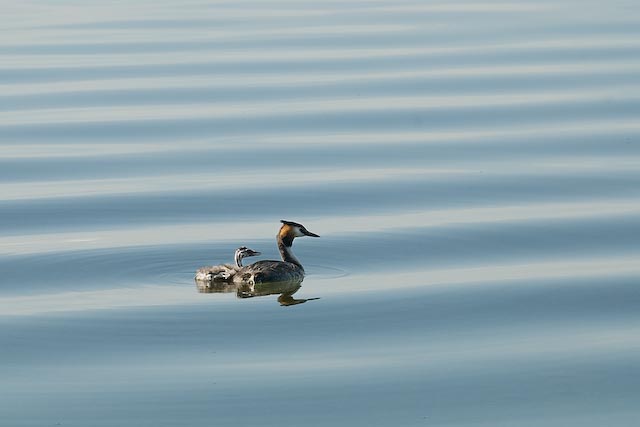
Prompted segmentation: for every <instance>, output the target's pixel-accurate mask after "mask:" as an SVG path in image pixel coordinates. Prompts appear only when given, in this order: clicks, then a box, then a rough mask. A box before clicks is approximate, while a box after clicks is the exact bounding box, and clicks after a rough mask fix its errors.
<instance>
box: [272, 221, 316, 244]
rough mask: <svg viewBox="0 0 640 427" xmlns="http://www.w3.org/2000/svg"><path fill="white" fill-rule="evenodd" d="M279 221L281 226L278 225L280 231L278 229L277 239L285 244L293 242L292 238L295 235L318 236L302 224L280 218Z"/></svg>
mask: <svg viewBox="0 0 640 427" xmlns="http://www.w3.org/2000/svg"><path fill="white" fill-rule="evenodd" d="M280 222H281V223H282V227H280V231H278V239H280V240H282V242H283V243H284V244H285V246H289V247H290V246H291V245H292V244H293V239H295V238H296V237H303V236H311V237H320V236H318V235H317V234H315V233H312V232H310V231H309V230H307V229H306V228H305V226H304V225H302V224H298V223H297V222H293V221H285V220H280Z"/></svg>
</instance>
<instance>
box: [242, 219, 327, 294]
mask: <svg viewBox="0 0 640 427" xmlns="http://www.w3.org/2000/svg"><path fill="white" fill-rule="evenodd" d="M280 222H281V223H282V227H280V231H278V234H277V235H276V241H277V242H278V250H279V251H280V256H281V257H282V261H257V262H254V263H253V264H251V265H248V266H246V267H242V268H241V269H240V270H238V271H237V272H236V274H235V275H234V276H233V281H234V283H240V284H256V283H271V282H288V281H302V279H303V278H304V267H302V264H300V261H298V259H297V258H296V257H295V256H294V255H293V252H291V246H292V245H293V239H295V238H296V237H302V236H311V237H320V236H318V235H317V234H315V233H312V232H310V231H309V230H307V229H306V228H305V227H304V225H302V224H298V223H296V222H291V221H284V220H281V221H280Z"/></svg>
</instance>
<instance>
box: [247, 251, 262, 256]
mask: <svg viewBox="0 0 640 427" xmlns="http://www.w3.org/2000/svg"><path fill="white" fill-rule="evenodd" d="M258 255H262V252H258V251H254V250H251V249H249V250H248V251H247V256H258Z"/></svg>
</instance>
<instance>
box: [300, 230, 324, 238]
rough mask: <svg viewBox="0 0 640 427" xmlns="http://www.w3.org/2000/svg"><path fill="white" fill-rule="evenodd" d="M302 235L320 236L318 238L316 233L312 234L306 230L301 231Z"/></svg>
mask: <svg viewBox="0 0 640 427" xmlns="http://www.w3.org/2000/svg"><path fill="white" fill-rule="evenodd" d="M302 233H303V234H304V235H305V236H311V237H320V236H318V235H317V234H316V233H312V232H310V231H309V230H306V229H304V230H302Z"/></svg>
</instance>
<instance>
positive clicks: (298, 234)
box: [294, 227, 304, 237]
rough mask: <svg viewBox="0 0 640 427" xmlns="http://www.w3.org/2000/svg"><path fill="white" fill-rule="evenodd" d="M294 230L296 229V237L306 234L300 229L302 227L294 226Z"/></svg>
mask: <svg viewBox="0 0 640 427" xmlns="http://www.w3.org/2000/svg"><path fill="white" fill-rule="evenodd" d="M294 230H295V236H296V237H302V236H304V233H303V232H302V231H300V228H298V227H296V228H294Z"/></svg>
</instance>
